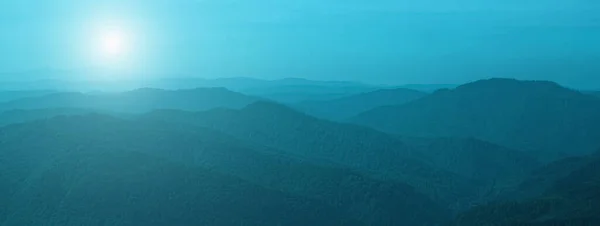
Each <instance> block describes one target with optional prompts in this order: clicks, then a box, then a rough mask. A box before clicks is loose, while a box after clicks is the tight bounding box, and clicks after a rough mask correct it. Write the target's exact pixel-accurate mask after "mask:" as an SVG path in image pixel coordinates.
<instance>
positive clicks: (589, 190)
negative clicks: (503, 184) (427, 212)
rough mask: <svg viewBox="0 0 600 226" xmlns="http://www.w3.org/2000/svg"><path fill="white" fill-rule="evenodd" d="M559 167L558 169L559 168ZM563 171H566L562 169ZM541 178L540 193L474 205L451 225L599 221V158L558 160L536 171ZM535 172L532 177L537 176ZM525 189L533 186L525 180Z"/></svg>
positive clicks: (585, 223) (544, 223)
mask: <svg viewBox="0 0 600 226" xmlns="http://www.w3.org/2000/svg"><path fill="white" fill-rule="evenodd" d="M561 168H562V169H561ZM565 172H566V173H565ZM537 174H542V175H544V177H545V179H546V180H545V181H542V183H540V187H541V188H538V190H543V191H542V192H540V193H541V194H540V195H539V196H537V197H533V198H525V199H523V200H519V201H507V202H502V203H492V204H489V205H485V206H481V207H477V208H474V209H472V210H470V211H468V212H466V213H465V214H462V215H461V216H459V217H458V218H457V220H456V221H455V223H454V225H464V226H469V225H539V226H546V225H548V226H551V225H552V226H554V225H565V226H567V225H575V226H578V225H598V223H600V158H598V157H596V156H588V157H582V158H579V159H568V160H563V161H559V162H556V163H553V164H551V165H549V166H548V167H545V168H544V169H541V170H540V171H538V173H537ZM544 177H540V176H539V175H536V176H535V178H536V179H538V180H539V178H544ZM526 184H527V187H526V188H527V189H529V191H526V193H527V192H531V191H530V190H531V189H530V188H529V187H530V186H535V185H534V184H532V181H528V182H526Z"/></svg>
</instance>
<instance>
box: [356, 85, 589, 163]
mask: <svg viewBox="0 0 600 226" xmlns="http://www.w3.org/2000/svg"><path fill="white" fill-rule="evenodd" d="M351 121H352V122H355V123H358V124H362V125H368V126H372V127H374V128H377V129H380V130H382V131H386V132H391V133H396V134H401V135H410V136H429V137H432V136H433V137H439V136H443V137H475V138H479V139H482V140H485V141H490V142H493V143H497V144H500V145H504V146H507V147H511V148H515V149H518V150H523V151H526V152H528V153H530V154H532V155H534V156H536V157H539V158H541V159H544V160H554V159H557V158H560V157H567V156H573V155H579V154H586V153H590V152H591V151H592V150H595V149H596V148H598V147H599V146H600V129H599V128H600V99H598V98H594V97H592V96H589V95H585V94H582V93H580V92H577V91H574V90H570V89H567V88H564V87H561V86H559V85H557V84H556V83H552V82H542V81H539V82H538V81H518V80H511V79H490V80H482V81H477V82H474V83H470V84H466V85H462V86H459V87H458V88H456V89H453V90H440V91H437V92H436V93H434V94H432V95H430V96H427V97H424V98H421V99H419V100H416V101H413V102H410V103H408V104H405V105H397V106H389V107H381V108H376V109H373V110H371V111H368V112H365V113H363V114H361V115H359V116H357V117H355V118H354V119H352V120H351Z"/></svg>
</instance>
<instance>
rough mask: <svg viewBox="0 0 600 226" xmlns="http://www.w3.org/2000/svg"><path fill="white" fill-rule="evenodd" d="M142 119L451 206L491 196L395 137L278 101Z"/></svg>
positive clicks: (485, 188)
mask: <svg viewBox="0 0 600 226" xmlns="http://www.w3.org/2000/svg"><path fill="white" fill-rule="evenodd" d="M143 118H145V119H152V120H162V121H167V122H174V123H180V124H182V125H198V126H202V127H207V128H212V129H215V130H218V131H221V132H223V133H227V134H229V135H232V136H234V137H236V138H239V139H242V140H246V141H250V142H255V143H259V144H262V145H265V146H269V147H273V148H277V149H279V150H281V151H284V152H285V153H286V154H288V155H293V156H298V157H299V158H302V159H307V160H309V161H312V162H315V163H318V164H322V165H329V166H343V167H349V168H353V169H356V170H359V171H360V172H365V173H367V174H368V175H371V176H373V177H376V178H382V179H384V180H394V181H401V182H406V183H408V184H410V185H411V186H414V187H415V188H416V189H417V190H418V191H422V192H424V193H426V194H427V195H429V197H432V198H433V199H434V200H436V201H438V202H439V203H442V204H444V205H447V206H452V209H455V210H457V209H461V208H463V207H465V206H470V205H471V203H473V202H480V201H482V199H488V198H490V197H487V196H486V197H483V196H482V195H483V193H486V194H487V193H488V192H489V186H488V184H487V183H485V182H481V181H477V180H474V179H473V178H469V177H464V176H461V175H458V174H456V173H452V172H449V171H448V170H445V169H442V168H438V167H436V166H435V165H433V162H432V160H431V157H430V156H429V153H426V152H422V151H421V150H419V149H417V148H413V147H412V146H411V145H409V144H405V143H404V142H402V141H401V140H400V139H398V138H396V137H394V136H391V135H388V134H385V133H381V132H378V131H375V130H372V129H369V128H365V127H361V126H355V125H350V124H343V123H335V122H330V121H326V120H320V119H317V118H314V117H311V116H308V115H305V114H302V113H299V112H296V111H294V110H292V109H290V108H288V107H285V106H282V105H279V104H274V103H269V102H257V103H254V104H251V105H249V106H247V107H245V108H243V109H241V110H228V109H217V110H211V111H207V112H200V113H189V112H181V111H157V112H153V113H150V114H147V115H145V116H144V117H143Z"/></svg>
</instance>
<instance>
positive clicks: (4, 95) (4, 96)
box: [0, 90, 57, 102]
mask: <svg viewBox="0 0 600 226" xmlns="http://www.w3.org/2000/svg"><path fill="white" fill-rule="evenodd" d="M56 92H57V91H51V90H30V91H0V102H8V101H12V100H17V99H22V98H28V97H39V96H45V95H48V94H52V93H56Z"/></svg>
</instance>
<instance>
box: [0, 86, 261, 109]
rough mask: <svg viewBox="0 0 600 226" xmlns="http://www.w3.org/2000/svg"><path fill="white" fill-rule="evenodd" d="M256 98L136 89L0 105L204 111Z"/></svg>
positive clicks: (221, 90)
mask: <svg viewBox="0 0 600 226" xmlns="http://www.w3.org/2000/svg"><path fill="white" fill-rule="evenodd" d="M257 100H259V98H255V97H251V96H246V95H243V94H240V93H236V92H232V91H229V90H226V89H224V88H198V89H191V90H174V91H171V90H159V89H149V88H145V89H138V90H134V91H129V92H123V93H100V94H83V93H56V94H50V95H47V96H43V97H32V98H26V99H19V100H14V101H10V102H7V103H4V104H0V110H12V109H44V108H81V109H94V110H103V111H114V112H135V113H139V112H147V111H151V110H155V109H183V110H191V111H198V110H207V109H212V108H216V107H228V108H241V107H244V106H246V105H248V104H250V103H252V102H254V101H257Z"/></svg>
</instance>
